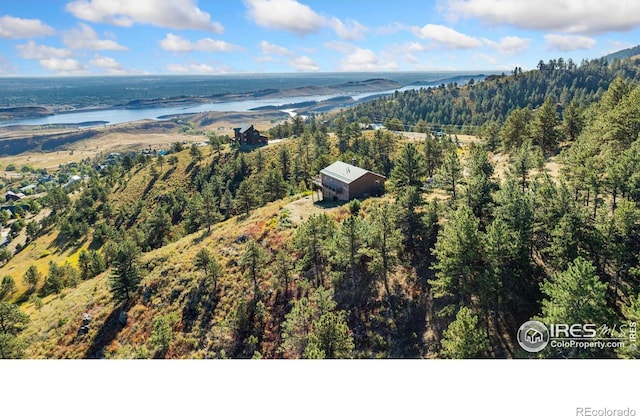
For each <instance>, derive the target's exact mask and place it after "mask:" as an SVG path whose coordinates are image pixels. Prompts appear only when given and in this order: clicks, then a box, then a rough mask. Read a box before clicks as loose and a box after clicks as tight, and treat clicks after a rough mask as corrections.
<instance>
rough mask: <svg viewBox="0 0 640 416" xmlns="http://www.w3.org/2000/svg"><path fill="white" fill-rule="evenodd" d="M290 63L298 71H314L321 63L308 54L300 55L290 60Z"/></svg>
mask: <svg viewBox="0 0 640 416" xmlns="http://www.w3.org/2000/svg"><path fill="white" fill-rule="evenodd" d="M289 65H291V66H292V67H294V68H295V69H296V70H297V71H304V72H313V71H318V70H319V69H320V65H318V64H317V63H316V61H314V60H313V59H311V58H309V57H308V56H299V57H297V58H293V59H291V60H289Z"/></svg>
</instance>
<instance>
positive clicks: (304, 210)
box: [283, 193, 345, 226]
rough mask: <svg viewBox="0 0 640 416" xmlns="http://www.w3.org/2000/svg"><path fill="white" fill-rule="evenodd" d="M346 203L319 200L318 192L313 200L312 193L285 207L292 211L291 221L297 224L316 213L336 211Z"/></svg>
mask: <svg viewBox="0 0 640 416" xmlns="http://www.w3.org/2000/svg"><path fill="white" fill-rule="evenodd" d="M320 198H321V197H320ZM344 205H345V203H344V202H341V203H337V202H322V201H318V194H317V193H316V194H314V196H313V200H312V196H311V195H309V196H305V197H303V198H300V199H297V200H295V201H293V202H291V203H289V204H287V205H285V206H284V207H283V209H288V210H289V211H290V212H291V216H290V218H291V223H292V224H294V225H296V226H297V225H300V224H302V223H303V222H305V221H306V220H308V219H309V217H310V216H312V215H314V214H322V213H329V212H334V211H336V210H337V209H338V208H340V207H342V206H344Z"/></svg>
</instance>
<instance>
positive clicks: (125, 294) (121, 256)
mask: <svg viewBox="0 0 640 416" xmlns="http://www.w3.org/2000/svg"><path fill="white" fill-rule="evenodd" d="M139 253H140V249H139V248H138V246H137V245H136V244H135V243H134V242H133V241H131V240H128V239H127V240H125V241H123V242H122V243H120V244H119V245H118V246H117V247H116V249H115V253H114V257H113V260H112V263H113V270H112V271H111V279H110V291H111V294H112V295H113V299H114V300H115V301H116V302H121V301H125V302H128V301H129V299H130V298H131V295H132V294H133V292H135V290H136V289H137V288H138V286H139V285H140V281H141V280H142V275H141V273H140V265H139V264H138V256H139Z"/></svg>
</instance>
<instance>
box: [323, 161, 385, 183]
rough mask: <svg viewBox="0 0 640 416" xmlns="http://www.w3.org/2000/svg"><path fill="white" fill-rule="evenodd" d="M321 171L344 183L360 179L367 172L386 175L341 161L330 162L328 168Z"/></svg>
mask: <svg viewBox="0 0 640 416" xmlns="http://www.w3.org/2000/svg"><path fill="white" fill-rule="evenodd" d="M320 173H321V174H323V175H326V176H330V177H332V178H334V179H337V180H339V181H340V182H343V183H351V182H353V181H355V180H357V179H360V178H361V177H363V176H364V175H366V174H367V173H371V174H373V175H376V176H379V177H381V178H383V179H384V176H382V175H378V174H377V173H374V172H371V171H368V170H366V169H362V168H359V167H357V166H353V165H350V164H348V163H344V162H341V161H337V162H334V163H332V164H330V165H329V166H327V167H326V168H324V169H322V170H321V171H320Z"/></svg>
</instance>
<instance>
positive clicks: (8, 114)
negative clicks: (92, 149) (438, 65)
mask: <svg viewBox="0 0 640 416" xmlns="http://www.w3.org/2000/svg"><path fill="white" fill-rule="evenodd" d="M485 77H486V75H485V74H475V75H458V76H454V77H450V78H445V79H440V80H434V81H432V82H422V81H415V82H412V83H409V84H406V85H402V84H400V83H398V82H396V81H392V80H389V79H384V78H372V79H366V80H363V81H348V82H343V83H340V84H335V85H329V86H314V85H309V86H304V87H296V88H284V89H277V88H268V89H261V90H258V91H253V92H245V93H222V94H213V95H203V96H173V97H160V98H149V99H136V100H131V101H128V102H126V103H121V104H114V105H92V106H85V107H73V106H71V105H48V104H36V105H29V106H15V107H11V106H8V107H4V108H0V128H7V127H9V126H11V124H10V123H11V122H14V121H15V122H16V123H20V121H24V120H38V119H44V118H46V117H53V116H58V115H66V114H74V113H89V112H96V111H109V110H145V109H162V108H168V109H169V108H177V107H195V106H199V105H207V104H224V103H233V102H242V101H251V100H269V99H274V100H275V99H283V98H289V97H291V98H294V97H296V98H300V97H309V98H312V97H327V96H333V97H332V98H331V99H329V100H326V101H327V102H325V101H322V102H320V101H316V100H313V99H310V100H307V101H305V102H299V103H291V105H289V104H287V105H267V106H260V105H259V106H255V107H252V108H250V109H249V110H251V111H253V110H264V109H282V108H285V109H286V108H289V107H293V108H304V107H309V110H310V111H316V112H325V111H330V110H331V109H332V108H335V106H337V105H343V106H344V105H349V104H353V103H355V101H354V100H350V96H351V95H358V94H367V93H372V94H373V93H383V92H388V91H393V90H398V89H401V88H403V87H405V88H406V87H408V86H415V87H428V86H433V85H438V84H441V83H451V82H460V83H465V82H467V81H468V80H469V79H472V78H473V79H479V80H481V79H484V78H485ZM331 100H335V101H333V102H331ZM169 117H171V115H163V116H158V117H157V119H164V118H169ZM108 123H110V122H103V121H99V120H91V121H84V122H79V123H51V124H62V125H69V126H74V125H78V126H79V127H83V126H85V125H90V124H95V125H100V124H108ZM43 124H47V125H48V124H50V123H43ZM32 125H38V124H37V122H36V123H34V124H32Z"/></svg>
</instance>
